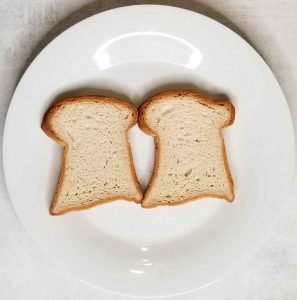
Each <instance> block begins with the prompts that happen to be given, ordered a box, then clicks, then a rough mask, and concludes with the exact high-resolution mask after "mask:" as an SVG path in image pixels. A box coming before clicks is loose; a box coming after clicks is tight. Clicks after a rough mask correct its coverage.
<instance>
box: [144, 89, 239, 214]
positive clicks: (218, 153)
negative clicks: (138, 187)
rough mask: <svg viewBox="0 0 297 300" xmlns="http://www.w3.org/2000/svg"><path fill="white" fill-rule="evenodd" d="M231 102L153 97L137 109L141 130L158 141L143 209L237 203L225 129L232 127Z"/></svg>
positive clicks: (179, 94) (179, 95)
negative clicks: (217, 201)
mask: <svg viewBox="0 0 297 300" xmlns="http://www.w3.org/2000/svg"><path fill="white" fill-rule="evenodd" d="M234 117H235V110H234V107H233V105H232V104H231V103H230V102H229V101H228V100H222V101H213V100H212V99H209V98H206V97H203V96H202V95H200V94H198V93H196V92H193V91H181V90H180V91H172V92H166V93H162V94H159V95H156V96H154V97H152V98H151V99H149V100H147V101H146V102H145V103H144V104H143V105H142V106H141V108H140V110H139V126H140V128H141V129H142V130H143V131H144V132H146V133H147V134H150V135H152V136H154V137H155V148H156V150H155V167H154V173H153V176H152V178H151V181H150V183H149V186H148V189H147V191H146V193H145V195H144V199H143V200H142V202H141V204H142V206H143V207H146V208H149V207H155V206H158V205H177V204H182V203H184V202H186V201H190V200H194V199H198V198H203V197H215V198H223V199H226V200H227V201H230V202H231V201H233V199H234V189H233V180H232V177H231V174H230V171H229V166H228V162H227V157H226V150H225V145H224V141H223V135H222V129H223V128H224V127H227V126H229V125H231V124H232V123H233V120H234Z"/></svg>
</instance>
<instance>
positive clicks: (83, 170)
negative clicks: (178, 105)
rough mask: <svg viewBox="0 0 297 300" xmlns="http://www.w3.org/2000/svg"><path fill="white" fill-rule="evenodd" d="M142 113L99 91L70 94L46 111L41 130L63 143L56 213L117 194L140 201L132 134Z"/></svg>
mask: <svg viewBox="0 0 297 300" xmlns="http://www.w3.org/2000/svg"><path fill="white" fill-rule="evenodd" d="M137 115H138V113H137V108H136V107H135V106H134V105H133V104H131V103H129V102H125V101H121V100H118V99H114V98H107V97H99V96H82V97H75V98H69V99H65V100H63V101H61V102H59V103H58V104H56V105H54V106H53V107H52V108H51V109H50V110H49V111H48V112H47V113H46V115H45V116H44V119H43V123H42V129H43V130H44V131H45V133H46V134H47V135H48V136H49V137H51V138H52V139H53V140H55V141H56V142H57V143H59V144H61V145H62V146H63V147H64V154H63V158H62V166H61V175H60V179H59V182H58V185H57V189H56V193H55V196H54V200H53V202H52V205H51V208H50V213H51V214H52V215H61V214H64V213H66V212H69V211H73V210H81V209H87V208H90V207H93V206H95V205H98V204H103V203H106V202H109V201H113V200H117V199H125V200H130V201H135V202H137V203H138V202H140V201H141V199H142V192H141V190H140V186H139V183H138V181H137V178H136V175H135V170H134V166H133V160H132V155H131V149H130V144H129V141H128V136H127V132H128V130H129V128H131V127H132V126H134V125H135V124H136V122H137Z"/></svg>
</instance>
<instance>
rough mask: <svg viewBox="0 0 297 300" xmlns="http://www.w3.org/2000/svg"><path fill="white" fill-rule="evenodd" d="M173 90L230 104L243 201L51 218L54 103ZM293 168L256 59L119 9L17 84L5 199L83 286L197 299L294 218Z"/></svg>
mask: <svg viewBox="0 0 297 300" xmlns="http://www.w3.org/2000/svg"><path fill="white" fill-rule="evenodd" d="M171 88H195V89H198V90H201V91H203V92H205V93H208V94H211V95H217V94H224V95H227V96H228V97H229V98H230V99H231V101H232V102H233V104H234V105H235V107H236V120H235V123H234V125H233V126H231V127H229V128H228V129H226V130H224V135H225V140H226V145H227V151H228V157H229V162H230V167H231V171H232V175H233V177H234V181H235V189H236V200H235V202H234V203H232V204H230V203H227V202H226V201H223V200H216V199H205V200H199V201H194V202H191V203H188V204H185V205H182V206H177V207H159V208H156V209H150V210H145V209H142V208H141V207H140V206H139V205H136V204H134V203H130V202H125V201H116V202H113V203H109V204H106V205H102V206H97V207H95V208H93V209H91V210H89V211H82V212H75V213H70V214H67V215H65V216H62V217H52V216H50V215H49V213H48V209H49V205H50V202H51V200H52V196H53V192H54V189H55V185H56V182H57V178H58V173H59V167H60V157H61V148H60V147H59V146H58V145H57V144H55V143H54V142H53V141H52V140H51V139H49V138H48V137H47V136H46V135H45V134H44V132H43V131H42V130H41V129H40V124H41V120H42V117H43V114H44V113H45V111H46V110H47V109H48V108H49V106H50V105H51V104H52V103H53V101H54V100H55V99H57V98H61V97H64V96H67V95H75V94H85V93H89V94H105V95H113V96H119V97H122V98H130V99H132V100H133V101H134V102H135V103H136V104H137V105H139V104H140V103H141V102H142V101H143V100H144V99H145V98H147V97H148V96H150V95H153V94H155V93H156V92H159V91H163V90H167V89H171ZM130 140H131V143H132V146H133V154H134V157H135V163H136V169H137V174H138V176H139V179H140V181H141V183H142V184H143V185H145V184H146V183H147V182H148V179H149V177H150V175H151V171H152V167H153V140H152V139H151V138H150V137H148V136H146V135H145V134H143V133H141V132H140V130H139V129H138V128H134V129H132V130H131V132H130ZM293 165H294V139H293V130H292V123H291V118H290V114H289V111H288V107H287V104H286V101H285V98H284V96H283V94H282V91H281V89H280V87H279V85H278V83H277V81H276V79H275V78H274V76H273V74H272V73H271V71H270V70H269V68H268V67H267V65H266V64H265V63H264V61H263V60H262V59H261V58H260V56H259V55H258V54H257V53H256V52H255V51H254V50H253V49H252V48H251V47H250V46H249V45H248V44H247V43H246V42H245V41H244V40H242V39H241V38H240V37H239V36H237V35H236V34H235V33H234V32H232V31H230V30H229V29H227V28H226V27H224V26H222V25H221V24H219V23H217V22H215V21H213V20H211V19H209V18H207V17H205V16H202V15H199V14H197V13H193V12H190V11H186V10H182V9H178V8H173V7H165V6H130V7H125V8H120V9H115V10H111V11H108V12H104V13H101V14H98V15H95V16H93V17H91V18H88V19H86V20H84V21H83V22H80V23H79V24H77V25H75V26H73V27H71V28H70V29H68V30H67V31H65V32H64V33H63V34H61V35H60V36H59V37H58V38H56V39H55V40H54V41H53V42H52V43H50V45H48V46H47V47H46V48H45V49H44V50H43V51H42V52H41V54H40V55H39V56H38V57H37V58H36V59H35V61H34V62H33V63H32V64H31V66H30V67H29V68H28V70H27V72H26V73H25V75H24V76H23V78H22V80H21V81H20V83H19V85H18V87H17V89H16V91H15V94H14V96H13V99H12V102H11V105H10V108H9V113H8V116H7V120H6V126H5V134H4V169H5V175H6V181H7V186H8V190H9V193H10V196H11V200H12V201H13V204H14V206H15V208H16V211H17V213H18V215H19V217H20V219H21V220H22V222H23V223H24V225H25V227H26V228H27V230H28V231H29V232H30V233H31V235H32V236H33V238H34V239H35V240H36V241H37V242H38V243H39V244H40V246H41V247H42V248H43V249H44V250H45V251H46V252H47V253H48V255H49V256H50V257H53V258H54V260H55V261H57V262H58V263H59V264H60V265H62V266H65V267H66V269H67V270H68V271H70V272H72V273H73V274H75V275H77V276H78V277H79V278H80V279H81V280H83V281H85V282H88V283H89V284H91V285H94V286H96V287H100V288H103V289H106V290H110V291H113V292H116V293H121V294H129V295H138V296H161V295H168V294H178V293H183V292H186V291H189V290H191V289H194V288H199V287H202V286H204V285H206V284H209V283H211V282H213V281H215V280H217V279H218V278H220V277H221V276H222V275H223V274H224V273H226V272H227V271H230V270H231V269H232V268H234V267H235V266H236V265H238V264H239V263H241V262H242V261H243V259H245V258H246V257H247V256H248V255H249V254H250V253H251V252H252V251H253V250H254V249H256V247H257V246H259V244H260V243H261V241H262V239H263V237H264V236H265V235H267V233H268V231H269V229H270V228H271V226H272V224H273V221H274V220H275V218H276V216H277V215H278V212H279V210H280V209H281V208H282V207H283V206H284V204H285V202H286V198H287V194H288V191H289V186H290V182H291V178H292V174H293Z"/></svg>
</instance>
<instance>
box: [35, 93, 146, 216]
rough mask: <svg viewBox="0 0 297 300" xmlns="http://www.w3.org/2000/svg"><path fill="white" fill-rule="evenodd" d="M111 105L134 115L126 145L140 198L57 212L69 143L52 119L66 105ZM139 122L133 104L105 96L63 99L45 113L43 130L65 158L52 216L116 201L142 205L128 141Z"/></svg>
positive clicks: (118, 197) (122, 197)
mask: <svg viewBox="0 0 297 300" xmlns="http://www.w3.org/2000/svg"><path fill="white" fill-rule="evenodd" d="M99 102H100V103H102V102H103V103H109V104H114V105H117V106H118V105H121V106H125V107H127V108H128V109H129V110H130V111H131V113H132V114H133V119H132V121H131V123H130V125H129V127H128V128H127V131H126V143H127V147H128V154H129V162H130V171H131V176H132V180H133V183H134V185H135V188H136V190H137V192H138V197H135V198H133V197H126V196H124V195H123V196H116V197H110V198H105V199H104V200H97V201H94V202H92V203H91V204H87V205H83V206H80V207H73V208H72V207H71V208H67V209H64V210H62V211H59V212H56V211H55V208H56V205H57V202H58V196H59V194H60V191H61V189H62V186H63V183H64V175H65V165H66V157H67V154H68V145H67V143H65V142H64V141H63V140H61V139H60V138H59V137H58V135H57V134H56V132H55V130H54V128H53V127H52V119H53V117H54V116H55V114H56V113H57V112H58V111H59V110H60V109H61V108H63V106H65V105H69V104H70V105H75V104H77V103H99ZM137 120H138V111H137V108H136V106H135V105H134V104H132V103H131V102H128V101H124V100H119V99H116V98H110V97H104V96H95V95H88V96H76V97H70V98H67V99H63V100H61V101H59V102H58V103H57V104H55V105H54V106H52V107H51V108H49V110H48V111H47V112H46V113H45V115H44V118H43V121H42V124H41V128H42V130H43V131H44V132H45V133H46V134H47V135H48V136H49V137H50V138H51V139H53V140H54V141H55V142H57V143H58V144H60V145H61V146H62V147H63V156H62V161H61V171H60V176H59V180H58V184H57V187H56V191H55V194H54V198H53V201H52V203H51V206H50V209H49V212H50V214H51V215H53V216H58V215H63V214H65V213H68V212H71V211H80V210H86V209H89V208H92V207H94V206H97V205H101V204H105V203H108V202H111V201H115V200H127V201H134V202H136V203H140V202H141V200H142V197H143V194H142V191H141V189H140V184H139V182H138V180H137V177H136V172H135V168H134V164H133V157H132V152H131V146H130V143H129V140H128V131H129V129H130V128H132V127H133V126H134V125H135V124H136V123H137Z"/></svg>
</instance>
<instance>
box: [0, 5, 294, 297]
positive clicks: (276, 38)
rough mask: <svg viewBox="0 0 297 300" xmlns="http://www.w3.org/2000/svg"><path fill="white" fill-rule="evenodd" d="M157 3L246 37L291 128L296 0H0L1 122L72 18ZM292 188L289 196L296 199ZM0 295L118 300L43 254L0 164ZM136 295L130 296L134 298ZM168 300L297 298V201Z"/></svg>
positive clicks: (74, 19)
mask: <svg viewBox="0 0 297 300" xmlns="http://www.w3.org/2000/svg"><path fill="white" fill-rule="evenodd" d="M143 3H157V4H167V5H174V6H180V7H183V8H187V9H191V10H194V11H197V12H200V13H202V14H205V15H207V16H209V17H212V18H214V19H216V20H217V21H219V22H221V23H223V24H225V25H227V26H228V27H229V28H231V29H232V30H234V31H236V32H237V33H238V34H240V35H241V36H242V37H244V38H245V39H247V40H248V41H249V43H250V44H252V45H253V46H254V47H255V48H256V49H257V51H258V52H259V53H260V54H261V55H262V56H263V58H264V59H265V60H266V62H267V63H268V64H269V66H270V67H271V68H272V70H273V72H274V73H275V75H276V77H277V78H278V80H279V82H280V84H281V86H282V88H283V90H284V92H285V95H286V97H287V100H288V104H289V107H290V109H291V113H292V116H293V119H294V125H295V129H296V130H297V81H296V79H297V59H296V55H297V0H197V1H194V0H185V1H170V0H167V1H129V0H120V1H115V0H105V1H94V0H92V1H91V0H40V1H38V0H0V126H1V141H2V131H3V124H4V120H5V115H6V111H7V108H8V105H9V102H10V99H11V96H12V93H13V91H14V89H15V86H16V84H17V82H18V80H19V79H20V77H21V75H22V73H23V72H24V70H25V69H26V67H27V66H28V65H29V63H30V62H31V61H32V60H33V59H34V57H35V56H36V55H37V54H38V52H39V51H40V50H41V49H42V48H43V47H44V46H46V45H47V44H48V43H49V42H50V41H51V40H52V39H53V38H55V37H56V36H57V35H58V34H59V33H61V32H62V31H64V30H65V29H67V28H68V27H70V26H71V25H73V24H75V23H76V22H78V21H80V20H82V19H84V18H86V17H88V16H91V15H93V14H95V13H98V12H100V11H103V10H107V9H110V8H115V7H118V6H123V5H131V4H143ZM296 191H297V189H296V188H295V195H296V197H295V198H296V200H297V192H296ZM0 299H3V300H18V299H21V300H25V299H28V300H35V299H36V300H43V299H48V300H56V299H57V300H60V299H61V300H62V299H63V300H67V299H71V300H72V299H79V300H82V299H88V300H93V299H116V300H118V299H119V300H127V299H131V298H129V297H123V296H122V297H121V296H115V295H112V294H108V293H105V292H102V291H99V290H97V289H94V288H91V287H89V286H87V285H85V284H83V283H81V282H80V281H79V280H77V279H75V278H72V277H71V276H70V275H66V274H65V273H64V272H63V271H62V270H60V269H57V268H56V267H55V266H53V265H52V264H51V262H50V261H48V260H47V257H46V256H45V255H44V254H43V253H42V252H41V251H40V250H39V249H38V247H37V246H36V245H35V243H34V242H33V241H32V240H31V238H30V237H29V235H28V234H27V233H26V232H25V230H24V229H23V227H22V225H21V224H20V222H19V221H18V219H17V217H16V215H15V212H14V209H13V207H12V204H11V202H10V200H9V198H8V195H7V191H6V188H5V185H4V180H3V172H2V169H1V170H0ZM134 299H135V298H134ZM171 299H191V300H192V299H193V300H194V299H195V300H196V299H206V300H245V299H246V300H295V299H297V201H294V199H292V200H291V201H290V203H289V207H288V208H287V209H285V211H284V212H283V215H282V218H281V219H280V220H279V222H278V224H277V226H276V227H275V229H274V231H273V233H272V235H271V236H270V237H268V239H267V240H266V241H265V242H264V244H263V246H262V247H261V248H260V249H259V250H258V251H257V253H256V254H255V255H254V256H253V257H252V258H251V259H250V260H249V261H248V262H247V263H245V264H244V265H243V266H241V267H240V268H239V269H237V270H236V271H235V272H233V273H232V274H230V275H229V276H226V277H225V278H224V279H222V280H221V281H219V282H217V283H216V284H214V285H212V286H209V287H207V288H205V289H203V290H201V291H197V292H193V293H190V294H187V295H184V296H179V297H172V298H171Z"/></svg>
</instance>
